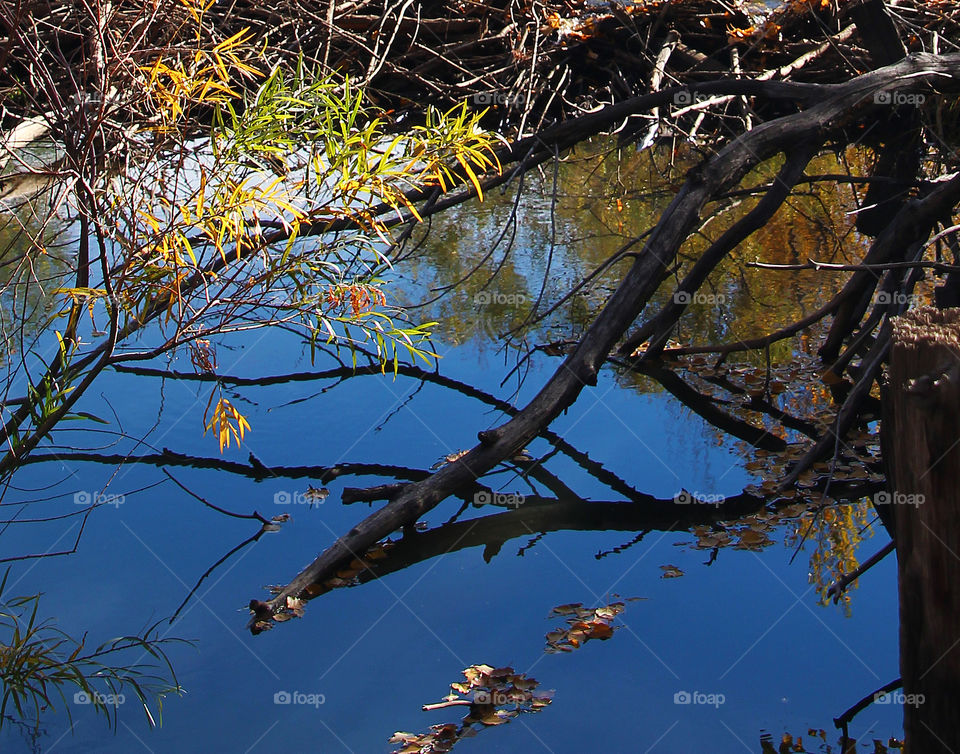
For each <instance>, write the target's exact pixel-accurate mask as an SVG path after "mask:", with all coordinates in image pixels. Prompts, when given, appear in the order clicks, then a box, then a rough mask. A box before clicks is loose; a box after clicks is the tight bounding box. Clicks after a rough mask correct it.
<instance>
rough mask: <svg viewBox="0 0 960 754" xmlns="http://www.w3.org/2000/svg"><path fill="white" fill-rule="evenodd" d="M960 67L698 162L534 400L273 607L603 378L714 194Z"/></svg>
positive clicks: (802, 116)
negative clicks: (895, 95) (878, 102)
mask: <svg viewBox="0 0 960 754" xmlns="http://www.w3.org/2000/svg"><path fill="white" fill-rule="evenodd" d="M956 70H960V56H958V55H953V56H945V57H936V56H930V55H917V56H911V57H909V58H907V59H905V60H904V61H902V62H900V63H898V64H896V65H893V66H889V67H887V68H883V69H880V70H877V71H873V72H870V73H867V74H864V75H863V76H859V77H857V78H855V79H852V80H851V81H849V82H847V83H846V84H841V85H837V86H831V87H825V88H824V91H823V97H822V99H821V101H819V102H818V103H817V104H814V105H811V106H810V107H809V108H807V109H806V110H804V111H802V112H799V113H796V114H792V115H788V116H785V117H783V118H779V119H776V120H772V121H769V122H767V123H764V124H762V125H760V126H758V127H757V128H755V129H754V130H752V131H750V132H748V133H746V134H743V135H742V136H740V137H739V138H737V139H736V140H734V141H733V142H731V143H730V144H729V145H728V146H726V147H725V148H724V149H722V150H721V151H719V152H717V153H716V154H715V155H714V156H713V157H712V158H710V159H708V160H706V161H705V162H704V163H702V164H701V165H699V166H698V167H697V168H696V169H695V170H692V171H691V172H690V174H689V177H688V179H687V181H686V182H685V183H684V185H683V187H682V188H681V189H680V190H679V191H678V193H677V194H676V196H675V197H674V199H673V201H672V202H671V203H670V205H669V206H668V207H667V209H666V210H665V211H664V213H663V215H662V217H661V219H660V221H659V222H658V223H657V225H656V227H655V228H654V230H653V232H652V233H651V235H650V237H649V238H648V240H647V243H646V245H645V247H644V249H643V251H642V252H641V253H640V254H639V255H638V256H637V258H636V261H635V262H634V264H633V266H632V267H631V269H630V270H629V272H628V273H627V275H626V277H625V278H624V280H623V281H622V283H621V284H620V285H619V286H618V288H617V289H616V291H615V292H614V293H613V295H612V296H611V298H610V300H609V301H608V302H607V305H606V306H605V307H604V309H603V311H602V312H601V313H600V315H599V316H598V317H597V318H596V319H595V320H594V322H593V324H592V325H591V327H590V328H589V329H588V331H587V333H586V334H585V335H584V337H583V339H582V340H581V341H580V343H579V345H578V346H577V348H576V349H575V350H574V352H573V353H572V354H571V355H570V356H569V357H568V358H567V359H566V360H565V361H564V363H563V364H562V365H561V367H560V368H559V369H558V370H557V372H556V373H555V374H554V375H553V377H552V378H551V379H550V380H549V381H548V382H547V384H546V385H545V386H544V387H543V388H542V389H541V391H540V392H539V393H538V394H537V395H536V396H535V397H534V398H533V400H532V401H531V402H530V403H529V404H528V405H527V406H526V407H525V408H524V409H522V410H521V411H520V412H519V413H518V414H517V415H516V416H514V417H513V418H512V419H510V421H508V422H507V423H505V424H503V425H502V426H500V427H498V428H496V429H494V430H490V431H486V432H481V433H480V435H479V439H480V444H479V445H477V446H476V447H474V448H473V449H472V450H470V451H469V452H468V453H467V454H466V455H464V456H463V457H462V458H460V459H458V460H457V461H455V462H453V463H450V464H448V465H446V466H444V467H443V468H441V469H440V470H439V471H438V472H437V473H436V474H434V475H433V476H431V477H429V478H427V479H425V480H423V481H421V482H417V483H414V484H410V485H409V486H407V487H406V488H405V489H404V490H403V492H401V493H400V494H399V495H397V496H396V497H395V498H394V499H393V500H391V502H390V503H389V504H388V505H386V506H384V507H383V508H381V509H380V510H378V511H376V512H374V513H373V514H371V515H370V516H369V517H367V518H366V519H365V520H363V521H361V522H360V523H359V524H357V526H355V527H354V528H353V529H351V530H350V531H349V532H348V533H347V534H346V535H345V536H343V537H341V538H339V539H338V540H337V541H336V542H334V543H333V544H332V545H331V546H330V547H329V548H328V549H327V550H326V551H324V552H323V553H321V554H320V555H319V556H318V557H317V558H316V560H314V562H313V563H311V564H310V565H309V566H308V567H307V568H305V569H304V570H303V571H302V572H301V573H300V574H299V575H298V576H297V577H296V578H295V579H294V580H293V581H291V582H290V583H289V584H288V585H287V586H286V587H284V589H283V590H282V591H281V592H280V593H279V594H278V595H277V596H276V597H275V598H274V599H273V600H272V602H271V603H270V604H271V606H272V607H273V609H274V610H277V609H280V608H282V606H283V605H285V604H286V598H287V597H296V596H298V595H300V594H302V593H304V591H305V590H306V588H307V587H308V586H309V585H310V584H313V583H315V582H318V581H321V580H323V579H324V578H325V577H327V576H328V575H329V574H331V573H332V572H333V571H334V570H335V569H336V568H337V567H338V565H340V564H341V563H342V562H344V561H345V560H347V559H350V558H354V557H358V556H359V555H362V553H363V552H365V551H366V549H367V548H369V547H370V546H372V545H373V544H374V543H376V542H377V541H378V540H380V539H382V538H384V537H386V536H388V535H389V534H390V533H391V532H393V531H395V530H396V529H398V528H400V527H401V526H403V525H405V524H408V523H410V522H412V521H415V520H417V519H418V518H420V517H421V516H423V514H424V513H426V512H427V511H428V510H430V509H431V508H433V507H434V506H435V505H437V504H438V503H440V502H441V501H442V500H444V499H445V498H446V497H448V496H449V495H451V494H453V493H455V492H456V491H457V490H459V489H462V488H464V487H466V486H468V485H472V484H473V483H475V481H476V480H477V479H478V478H479V477H480V476H482V475H483V474H485V473H486V472H487V471H489V470H490V469H492V468H493V467H494V466H495V465H496V464H498V463H499V462H500V461H502V460H503V459H505V458H508V457H511V456H513V455H515V454H516V453H517V452H518V451H519V450H520V449H521V448H523V447H524V446H525V445H526V444H527V443H528V442H529V441H530V440H531V439H533V438H534V437H536V436H537V434H539V433H540V432H541V431H542V429H543V428H544V427H546V426H547V425H549V424H550V423H551V422H552V421H553V420H554V419H555V418H556V417H557V416H558V415H559V414H560V413H561V412H563V411H564V410H565V409H566V408H568V407H569V406H570V405H571V404H572V403H573V402H574V401H575V400H576V398H577V396H578V395H579V394H580V392H581V391H582V390H583V388H584V387H586V386H588V385H595V384H596V382H597V373H598V371H599V369H600V367H601V366H602V365H603V363H604V362H605V361H606V359H607V358H608V356H609V354H610V352H611V350H612V349H613V347H614V346H615V344H616V343H617V341H618V340H619V339H620V338H621V337H622V336H623V334H624V333H625V332H626V330H627V328H629V327H630V325H631V324H632V323H633V321H634V320H635V319H636V318H637V316H638V315H639V314H640V312H641V311H642V310H643V308H644V306H645V305H646V304H647V302H648V301H649V300H650V298H651V296H652V295H653V294H654V293H655V292H656V290H657V288H658V287H659V285H660V282H661V280H662V278H663V275H664V271H665V270H666V269H667V268H668V267H669V265H671V264H672V263H673V262H674V260H675V258H676V255H677V253H678V251H679V249H680V247H681V245H682V244H683V242H684V241H685V240H686V238H687V236H688V235H689V234H690V233H691V232H692V231H693V229H694V228H695V227H696V226H697V224H698V223H699V222H700V213H701V210H702V209H703V207H704V205H705V204H706V202H707V201H709V200H710V199H711V198H713V197H715V196H717V195H718V194H721V193H723V192H725V191H728V190H730V189H731V188H733V187H734V186H735V185H736V184H737V183H738V182H739V181H740V180H741V179H742V178H743V177H744V176H745V175H746V174H747V173H748V172H749V171H750V170H752V169H753V168H754V167H756V166H757V165H758V164H760V163H761V162H763V161H764V160H767V159H769V158H770V157H773V156H774V155H776V154H779V153H781V152H785V151H787V150H793V149H796V148H797V146H798V144H800V143H802V142H804V141H808V140H810V139H811V138H814V137H815V138H817V139H822V138H824V137H826V136H828V135H830V133H831V132H832V131H833V130H834V129H839V128H841V127H842V126H843V125H845V122H846V119H848V118H849V117H850V116H851V113H852V112H854V111H856V110H857V109H858V108H859V107H861V106H863V105H864V104H865V103H866V104H869V103H871V102H872V99H873V93H874V92H876V91H879V90H882V89H884V88H885V87H886V88H889V87H893V86H895V85H899V86H901V87H903V86H908V87H919V86H922V85H923V82H924V80H925V79H926V78H927V77H929V76H935V75H939V74H942V73H943V72H946V71H956ZM742 83H746V82H742ZM781 86H782V85H781ZM598 115H599V114H598ZM588 117H589V116H588Z"/></svg>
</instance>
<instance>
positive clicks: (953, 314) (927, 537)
mask: <svg viewBox="0 0 960 754" xmlns="http://www.w3.org/2000/svg"><path fill="white" fill-rule="evenodd" d="M888 390H889V400H890V404H891V405H890V406H889V407H888V409H889V411H888V413H887V415H888V416H889V417H890V419H889V420H888V421H886V422H885V425H886V426H884V427H883V428H882V431H883V432H884V433H885V435H886V437H885V447H886V448H887V449H888V452H890V453H892V456H893V458H892V464H889V465H888V468H889V469H890V470H891V471H892V477H893V478H892V479H891V480H890V482H891V483H890V486H889V491H888V492H887V493H886V495H887V497H888V499H889V502H890V503H891V508H892V509H893V514H894V516H893V517H894V521H895V530H896V543H897V558H898V568H899V589H900V672H901V675H902V677H903V696H902V700H903V702H904V729H905V733H906V748H907V752H910V753H911V754H928V753H932V752H960V722H958V718H957V710H958V709H960V309H945V310H938V309H934V308H932V307H924V308H921V309H916V310H913V311H909V312H907V313H906V314H904V315H903V316H901V317H896V318H894V319H893V341H892V350H891V355H890V380H889V385H888Z"/></svg>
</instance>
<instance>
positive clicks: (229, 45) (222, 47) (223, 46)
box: [213, 27, 250, 54]
mask: <svg viewBox="0 0 960 754" xmlns="http://www.w3.org/2000/svg"><path fill="white" fill-rule="evenodd" d="M249 37H250V29H249V27H244V28H243V29H241V30H240V31H238V32H237V33H236V34H234V35H233V36H232V37H227V38H226V39H224V40H223V41H222V42H221V43H220V44H218V45H217V46H216V47H214V48H213V51H214V53H215V54H216V53H218V52H226V51H227V50H230V49H233V48H236V47H240V46H241V45H242V44H243V43H244V42H246V41H247V39H248V38H249Z"/></svg>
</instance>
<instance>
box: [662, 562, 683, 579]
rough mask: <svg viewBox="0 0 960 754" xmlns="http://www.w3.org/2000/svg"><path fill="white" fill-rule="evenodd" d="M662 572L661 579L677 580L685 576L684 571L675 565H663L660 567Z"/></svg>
mask: <svg viewBox="0 0 960 754" xmlns="http://www.w3.org/2000/svg"><path fill="white" fill-rule="evenodd" d="M660 570H662V571H663V573H662V574H661V575H660V578H661V579H676V578H680V577H681V576H683V571H681V570H680V569H679V568H677V567H676V566H675V565H662V566H660Z"/></svg>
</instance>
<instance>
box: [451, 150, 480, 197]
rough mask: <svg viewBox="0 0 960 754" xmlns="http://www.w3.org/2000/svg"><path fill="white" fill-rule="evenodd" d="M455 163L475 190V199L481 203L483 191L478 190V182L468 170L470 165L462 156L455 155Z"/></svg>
mask: <svg viewBox="0 0 960 754" xmlns="http://www.w3.org/2000/svg"><path fill="white" fill-rule="evenodd" d="M457 162H459V163H460V164H461V165H462V166H463V169H464V171H466V173H467V178H469V179H470V183H472V184H473V187H474V188H475V189H476V190H477V198H478V199H479V200H480V201H481V202H482V201H483V189H482V188H480V181H478V180H477V176H476V175H475V174H474V172H473V170H471V169H470V164H469V163H468V162H467V161H466V160H465V159H464V158H463V155H459V154H458V155H457Z"/></svg>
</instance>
